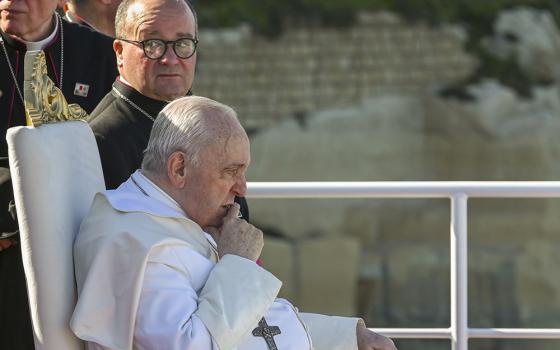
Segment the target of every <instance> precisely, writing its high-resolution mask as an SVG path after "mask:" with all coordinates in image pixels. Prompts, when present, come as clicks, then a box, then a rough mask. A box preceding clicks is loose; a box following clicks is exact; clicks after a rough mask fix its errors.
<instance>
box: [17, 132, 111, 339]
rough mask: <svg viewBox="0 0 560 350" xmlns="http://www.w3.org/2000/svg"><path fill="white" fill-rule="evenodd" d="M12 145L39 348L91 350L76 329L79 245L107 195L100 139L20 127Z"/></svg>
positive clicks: (20, 223) (20, 224)
mask: <svg viewBox="0 0 560 350" xmlns="http://www.w3.org/2000/svg"><path fill="white" fill-rule="evenodd" d="M7 140H8V147H9V158H10V168H11V169H10V171H11V174H12V181H13V186H14V196H15V203H16V209H17V213H18V222H19V228H20V237H21V249H22V254H23V264H24V270H25V276H26V280H27V289H28V294H29V302H30V310H31V319H32V323H33V333H34V337H35V348H36V349H37V350H51V349H52V350H64V349H68V350H71V349H72V350H73V349H83V348H84V345H83V343H82V342H81V341H79V340H78V339H77V338H76V337H75V336H74V334H73V333H72V331H71V330H70V327H69V321H70V317H71V316H72V312H73V310H74V306H75V303H76V285H75V279H74V263H73V258H72V246H73V243H74V237H75V236H76V234H77V232H78V229H79V226H80V223H81V221H82V219H83V218H84V216H85V215H86V214H87V211H88V210H89V208H90V206H91V202H92V200H93V197H94V195H95V193H96V192H99V191H102V190H104V189H105V183H104V181H103V173H102V170H101V161H100V159H99V152H98V150H97V145H96V143H95V138H94V136H93V132H92V131H91V129H90V128H89V126H88V125H87V123H86V122H83V121H67V122H61V123H57V124H46V125H42V126H40V127H38V128H34V127H16V128H12V129H10V130H8V134H7Z"/></svg>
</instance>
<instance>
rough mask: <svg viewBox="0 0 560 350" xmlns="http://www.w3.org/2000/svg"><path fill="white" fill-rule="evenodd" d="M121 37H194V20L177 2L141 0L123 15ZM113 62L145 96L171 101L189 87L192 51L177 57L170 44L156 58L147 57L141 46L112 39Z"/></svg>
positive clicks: (134, 38)
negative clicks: (189, 55)
mask: <svg viewBox="0 0 560 350" xmlns="http://www.w3.org/2000/svg"><path fill="white" fill-rule="evenodd" d="M125 32H126V33H127V34H126V37H125V38H124V39H129V40H136V41H143V40H146V39H162V40H166V41H168V40H176V39H178V38H185V37H186V38H193V39H194V38H195V35H196V32H195V20H194V16H193V14H192V12H191V11H190V9H189V8H188V7H187V5H186V4H185V3H183V2H181V1H179V2H174V1H165V0H145V1H143V2H139V3H136V4H134V5H132V6H131V7H130V9H129V11H128V14H127V20H126V25H125ZM114 47H115V51H116V53H117V62H118V65H119V70H120V72H121V75H122V76H123V78H124V79H125V80H126V81H127V82H128V83H129V84H131V85H132V87H133V88H135V89H136V90H138V91H139V92H140V93H142V94H143V95H145V96H148V97H151V98H154V99H156V100H160V101H172V100H174V99H176V98H179V97H182V96H185V95H186V94H187V92H188V91H189V89H190V88H191V86H192V82H193V78H194V69H195V65H196V53H195V54H194V55H193V56H191V57H190V58H187V59H181V58H179V57H177V55H176V54H175V52H174V51H173V48H172V45H168V46H167V51H166V53H165V55H164V56H163V57H162V58H160V59H156V60H153V59H149V58H147V57H146V56H145V55H144V51H143V49H142V47H141V46H139V45H135V44H130V43H126V42H123V41H119V40H116V41H115V45H114Z"/></svg>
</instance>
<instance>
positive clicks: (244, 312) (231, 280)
mask: <svg viewBox="0 0 560 350" xmlns="http://www.w3.org/2000/svg"><path fill="white" fill-rule="evenodd" d="M249 163H250V154H249V139H248V137H247V135H246V133H245V131H244V130H243V128H242V126H241V124H240V123H239V121H238V119H237V116H236V114H235V112H234V111H233V110H232V109H231V108H230V107H228V106H225V105H223V104H221V103H218V102H215V101H212V100H210V99H207V98H203V97H184V98H181V99H178V100H175V101H173V102H172V103H170V104H169V105H167V106H166V107H165V108H164V109H163V110H162V111H161V113H160V114H159V116H158V118H157V119H156V122H155V123H154V127H153V130H152V133H151V136H150V140H149V142H148V146H147V149H146V151H145V155H144V160H143V162H142V167H141V169H140V170H138V171H136V172H135V173H134V174H132V176H131V177H130V178H129V179H128V180H127V181H126V182H124V183H123V184H122V185H121V186H120V187H119V188H117V189H116V190H112V191H106V192H105V193H99V194H97V195H96V197H95V199H94V201H93V204H92V207H91V210H90V212H89V214H88V215H87V217H86V219H85V220H84V222H83V223H82V225H81V228H80V232H79V234H78V237H77V239H76V242H75V245H74V259H75V271H76V279H77V284H78V302H77V305H76V309H75V311H74V314H73V317H72V320H71V328H72V330H73V331H74V333H75V334H76V335H77V336H78V337H79V338H81V339H83V340H85V341H86V342H87V347H88V349H119V350H125V349H126V350H129V349H169V350H174V349H183V350H186V349H200V350H206V349H208V350H210V349H222V350H226V349H240V350H246V349H263V350H266V349H268V350H273V349H279V350H287V349H290V350H301V349H360V350H362V349H370V350H374V349H375V350H395V349H396V348H395V346H394V345H393V342H392V341H391V340H390V339H388V338H385V337H383V336H381V335H378V334H376V333H374V332H372V331H370V330H368V329H367V328H366V327H365V325H364V323H363V321H361V320H360V319H355V318H345V317H335V316H324V315H318V314H306V313H300V312H299V311H298V310H297V309H296V308H295V307H294V306H293V305H292V304H290V302H289V301H287V300H283V299H277V298H276V296H277V294H278V291H279V290H280V286H281V282H280V281H279V280H278V279H277V278H276V277H274V276H273V275H272V274H271V273H270V272H268V271H266V270H264V269H263V268H261V267H260V266H259V265H257V264H256V263H255V261H256V260H257V258H258V257H259V255H260V252H261V249H262V247H263V244H264V243H263V234H262V232H261V231H260V230H259V229H258V228H256V227H255V226H253V225H251V224H249V223H248V222H247V221H245V220H243V219H241V218H239V217H238V213H239V206H238V205H237V204H236V203H234V198H235V196H244V195H245V191H246V180H245V172H246V170H247V167H248V166H249Z"/></svg>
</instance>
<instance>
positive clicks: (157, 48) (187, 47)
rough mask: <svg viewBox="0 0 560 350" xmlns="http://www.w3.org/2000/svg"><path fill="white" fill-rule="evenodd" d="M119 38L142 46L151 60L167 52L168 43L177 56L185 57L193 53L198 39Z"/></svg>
mask: <svg viewBox="0 0 560 350" xmlns="http://www.w3.org/2000/svg"><path fill="white" fill-rule="evenodd" d="M119 40H122V41H124V42H127V43H130V44H134V45H139V46H142V49H143V50H144V54H145V55H146V57H148V58H149V59H152V60H159V59H160V58H162V57H163V56H164V55H165V53H166V52H167V45H169V44H172V46H173V51H174V52H175V55H177V57H179V58H182V59H187V58H189V57H191V56H192V55H194V53H195V52H196V46H197V44H198V40H197V39H193V38H179V39H177V40H161V39H148V40H142V41H136V40H127V39H122V38H120V39H119Z"/></svg>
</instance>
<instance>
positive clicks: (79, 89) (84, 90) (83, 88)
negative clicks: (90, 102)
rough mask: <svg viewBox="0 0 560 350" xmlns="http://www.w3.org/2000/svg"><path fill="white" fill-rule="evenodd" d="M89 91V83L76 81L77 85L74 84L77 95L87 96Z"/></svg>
mask: <svg viewBox="0 0 560 350" xmlns="http://www.w3.org/2000/svg"><path fill="white" fill-rule="evenodd" d="M88 92H89V85H87V84H82V83H76V86H74V95H76V96H82V97H87V95H88Z"/></svg>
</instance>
